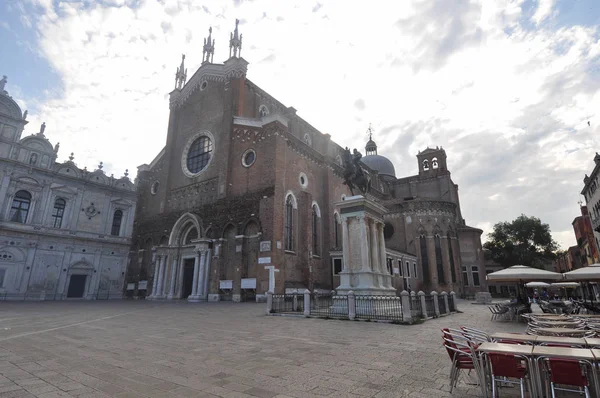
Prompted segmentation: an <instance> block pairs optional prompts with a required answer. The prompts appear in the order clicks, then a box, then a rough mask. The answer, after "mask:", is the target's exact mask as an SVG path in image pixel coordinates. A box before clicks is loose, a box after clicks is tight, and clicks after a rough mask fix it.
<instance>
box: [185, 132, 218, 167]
mask: <svg viewBox="0 0 600 398" xmlns="http://www.w3.org/2000/svg"><path fill="white" fill-rule="evenodd" d="M212 152H213V144H212V141H211V139H210V138H209V137H208V136H206V135H201V136H200V137H198V138H196V139H195V140H194V141H193V142H192V144H191V145H190V146H189V149H188V150H187V154H186V161H185V166H186V167H187V171H188V172H189V173H191V174H197V173H200V172H201V171H202V170H204V169H205V168H206V166H208V163H209V162H210V159H211V157H212Z"/></svg>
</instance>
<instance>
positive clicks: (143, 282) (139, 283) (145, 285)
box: [138, 281, 148, 290]
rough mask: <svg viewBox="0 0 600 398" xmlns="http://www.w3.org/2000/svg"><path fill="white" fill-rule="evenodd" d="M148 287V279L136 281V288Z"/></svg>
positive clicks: (144, 288)
mask: <svg viewBox="0 0 600 398" xmlns="http://www.w3.org/2000/svg"><path fill="white" fill-rule="evenodd" d="M146 289H148V281H139V282H138V290H146Z"/></svg>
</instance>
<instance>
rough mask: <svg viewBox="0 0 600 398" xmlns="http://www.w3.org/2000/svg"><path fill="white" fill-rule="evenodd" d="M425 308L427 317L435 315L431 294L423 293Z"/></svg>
mask: <svg viewBox="0 0 600 398" xmlns="http://www.w3.org/2000/svg"><path fill="white" fill-rule="evenodd" d="M425 309H426V310H427V317H428V318H433V317H434V316H435V305H434V304H433V296H432V295H431V294H426V295H425Z"/></svg>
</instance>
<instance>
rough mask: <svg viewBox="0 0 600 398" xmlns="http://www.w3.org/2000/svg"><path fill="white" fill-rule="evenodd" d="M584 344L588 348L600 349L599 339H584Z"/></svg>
mask: <svg viewBox="0 0 600 398" xmlns="http://www.w3.org/2000/svg"><path fill="white" fill-rule="evenodd" d="M585 343H586V344H587V345H589V346H595V347H596V346H597V347H600V339H599V338H594V337H586V338H585Z"/></svg>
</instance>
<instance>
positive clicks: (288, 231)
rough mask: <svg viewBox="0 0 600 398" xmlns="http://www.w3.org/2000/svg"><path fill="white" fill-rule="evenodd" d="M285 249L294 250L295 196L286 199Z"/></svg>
mask: <svg viewBox="0 0 600 398" xmlns="http://www.w3.org/2000/svg"><path fill="white" fill-rule="evenodd" d="M285 250H289V251H292V250H294V198H293V196H292V195H288V197H287V199H286V200H285Z"/></svg>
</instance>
